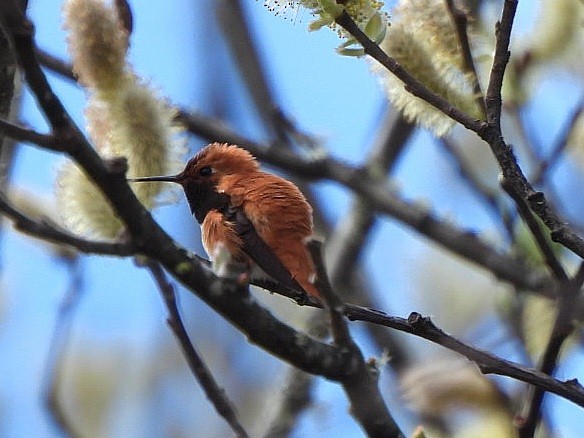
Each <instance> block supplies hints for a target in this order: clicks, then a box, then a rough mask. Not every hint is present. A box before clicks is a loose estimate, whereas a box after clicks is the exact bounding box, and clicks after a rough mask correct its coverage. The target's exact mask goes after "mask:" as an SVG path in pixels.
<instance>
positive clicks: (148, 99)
mask: <svg viewBox="0 0 584 438" xmlns="http://www.w3.org/2000/svg"><path fill="white" fill-rule="evenodd" d="M64 19H65V28H66V29H68V30H69V37H68V42H69V49H70V52H71V56H72V58H73V64H74V68H75V71H76V72H78V74H79V75H80V80H81V83H82V84H83V85H84V86H85V87H86V89H87V96H88V105H87V110H86V113H85V116H86V119H87V130H88V133H89V136H90V138H91V140H92V142H93V144H94V145H95V146H96V148H97V150H98V152H99V154H100V155H101V156H102V157H103V158H112V157H119V156H124V157H126V158H127V160H128V175H129V176H151V175H161V174H163V175H164V174H173V173H176V172H177V171H178V169H179V163H180V162H181V158H182V155H183V154H184V150H185V147H184V141H183V140H182V139H180V138H178V137H177V135H178V134H179V133H180V130H179V129H178V128H177V127H176V126H175V125H174V124H173V119H174V117H175V113H176V111H175V110H174V109H173V108H172V107H171V106H170V105H168V104H167V103H166V102H165V101H164V100H163V99H161V98H160V97H159V96H158V94H157V92H156V91H155V90H153V89H152V88H151V87H150V86H149V85H148V84H146V83H145V82H143V81H142V80H141V79H140V78H139V77H138V76H137V75H136V74H135V73H134V72H133V70H132V67H131V65H129V64H128V62H127V60H126V50H127V45H128V43H127V38H128V35H127V32H126V30H125V29H124V28H123V26H122V24H121V21H120V20H119V19H118V17H117V13H116V10H114V9H113V8H111V7H110V6H108V5H106V4H105V3H104V2H103V1H102V0H69V1H67V2H66V3H65V6H64ZM91 20H98V21H99V22H98V23H92V22H91ZM92 51H93V52H95V53H93V52H92ZM100 54H101V55H104V56H103V57H102V56H101V55H100ZM106 54H107V56H105V55H106ZM98 58H99V59H98ZM162 187H163V184H160V183H155V184H141V185H136V186H135V187H133V189H134V191H135V193H136V195H137V196H138V199H140V201H141V202H142V203H143V204H144V205H145V206H147V207H152V206H153V205H154V200H155V197H156V196H157V195H158V194H159V193H160V191H161V190H162ZM56 195H57V202H58V204H59V207H60V210H61V212H62V215H63V222H64V224H65V225H66V226H68V227H69V229H70V230H71V231H73V232H75V233H77V234H81V235H84V236H88V237H92V238H105V239H113V238H115V237H116V236H117V234H118V233H119V232H120V230H121V229H122V223H121V221H120V220H119V219H118V218H117V217H116V215H115V214H114V212H113V209H112V208H111V207H110V205H109V203H108V202H107V201H106V199H105V198H104V197H103V195H102V194H101V192H100V191H99V190H98V189H97V187H95V185H94V184H93V183H92V182H91V181H90V180H89V179H88V178H87V176H86V175H85V174H84V173H83V172H82V171H81V170H80V169H79V168H78V167H77V166H76V165H75V164H73V163H66V164H65V165H64V166H63V168H62V169H61V171H60V172H59V175H58V179H57V193H56Z"/></svg>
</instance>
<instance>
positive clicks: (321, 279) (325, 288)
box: [306, 239, 404, 438]
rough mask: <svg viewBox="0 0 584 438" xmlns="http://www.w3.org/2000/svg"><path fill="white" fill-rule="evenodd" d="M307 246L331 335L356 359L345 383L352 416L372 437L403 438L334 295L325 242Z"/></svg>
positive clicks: (342, 305) (313, 241)
mask: <svg viewBox="0 0 584 438" xmlns="http://www.w3.org/2000/svg"><path fill="white" fill-rule="evenodd" d="M306 246H307V248H308V251H309V252H310V255H311V256H312V260H313V261H314V265H315V270H316V279H315V282H314V285H315V287H316V288H317V290H318V291H319V293H320V294H321V297H322V298H323V300H324V303H325V309H326V310H327V312H328V315H329V318H330V325H331V332H332V335H333V341H334V343H335V345H336V346H338V347H339V348H340V349H341V350H343V351H345V352H346V353H347V354H349V355H350V356H351V357H352V364H353V366H354V367H355V370H354V373H355V374H354V377H353V378H352V379H347V380H343V381H342V382H341V384H342V385H343V388H344V390H345V393H346V394H347V396H348V398H349V400H350V402H351V414H352V415H353V417H355V419H356V420H357V421H358V422H359V424H360V425H361V427H362V428H363V429H364V430H365V432H366V433H367V435H368V436H370V437H396V438H403V437H404V434H403V433H402V432H401V430H400V428H399V426H398V425H397V424H396V422H395V420H394V419H393V417H392V416H391V414H390V412H389V410H388V409H387V405H386V404H385V402H384V400H383V397H382V396H381V393H380V391H379V386H378V377H379V376H378V373H379V371H378V370H376V369H375V368H374V367H373V366H371V365H369V364H367V363H366V362H365V360H364V358H363V354H362V353H361V350H360V349H359V347H358V346H357V344H355V342H354V341H353V338H352V337H351V333H350V332H349V327H348V325H347V321H346V320H345V317H344V316H343V313H344V309H345V306H344V304H343V302H342V301H341V299H340V298H339V297H338V296H337V295H336V294H335V293H334V291H333V290H332V287H331V285H330V282H329V280H328V276H327V274H326V269H325V266H324V260H323V258H322V242H320V241H318V240H316V239H310V240H309V241H308V242H307V243H306Z"/></svg>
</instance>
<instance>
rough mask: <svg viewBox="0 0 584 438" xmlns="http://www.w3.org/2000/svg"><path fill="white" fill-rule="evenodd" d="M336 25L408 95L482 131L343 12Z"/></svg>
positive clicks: (479, 126) (475, 129) (464, 124)
mask: <svg viewBox="0 0 584 438" xmlns="http://www.w3.org/2000/svg"><path fill="white" fill-rule="evenodd" d="M335 21H336V23H337V24H338V25H339V26H342V27H343V28H344V29H345V30H346V31H347V32H349V33H350V34H351V35H352V36H353V37H354V38H355V39H356V40H357V41H358V42H359V44H361V46H362V47H363V50H364V51H365V53H366V54H367V55H369V56H371V57H372V58H374V59H375V60H376V61H378V62H379V63H380V64H381V65H383V66H384V67H385V68H386V69H388V70H389V71H390V72H392V73H393V74H394V75H395V76H397V77H398V78H399V79H400V80H401V81H402V82H403V83H404V84H405V87H406V90H408V91H409V92H410V93H412V94H413V95H414V96H416V97H419V98H420V99H423V100H425V101H426V102H428V103H429V104H430V105H432V106H433V107H435V108H436V109H438V110H440V111H442V112H443V113H444V114H446V115H447V116H448V117H450V118H451V119H453V120H455V121H457V122H458V123H460V124H461V125H462V126H464V127H465V128H467V129H470V130H471V131H475V132H478V131H480V130H481V129H482V126H483V123H484V122H482V121H480V120H477V119H474V118H472V117H471V116H469V115H468V114H466V113H464V112H463V111H461V110H459V109H458V108H456V107H454V106H453V105H451V104H450V103H449V102H448V101H447V100H445V99H444V98H442V97H441V96H438V95H437V94H436V93H433V92H432V91H430V90H429V89H428V88H427V87H426V86H424V85H423V84H422V83H421V82H419V81H418V80H417V79H416V78H414V76H412V75H411V74H410V73H409V72H408V71H407V70H405V69H404V68H403V67H402V66H401V65H400V64H399V63H398V62H397V61H396V60H395V59H393V58H391V57H389V56H388V55H387V54H386V53H385V52H384V51H383V50H381V48H380V47H379V46H378V45H377V44H375V43H374V42H373V41H371V40H370V39H369V37H368V36H367V35H366V34H365V33H364V32H363V31H362V30H361V29H360V28H359V26H357V24H356V23H355V22H354V21H353V19H352V18H351V17H350V16H349V15H348V14H347V12H346V11H343V12H342V13H341V14H340V15H339V16H338V17H337V18H336V20H335Z"/></svg>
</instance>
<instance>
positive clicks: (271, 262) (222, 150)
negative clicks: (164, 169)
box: [128, 143, 320, 300]
mask: <svg viewBox="0 0 584 438" xmlns="http://www.w3.org/2000/svg"><path fill="white" fill-rule="evenodd" d="M128 181H130V182H148V181H161V182H173V183H177V184H180V185H181V186H182V188H183V190H184V193H185V196H186V198H187V201H188V203H189V206H190V209H191V212H192V214H193V216H194V217H195V219H196V220H197V222H198V223H199V224H200V226H201V238H202V243H203V247H204V248H205V251H206V252H207V254H208V255H209V257H210V258H211V260H212V261H213V258H214V257H217V256H218V255H219V254H224V253H225V252H227V253H228V255H229V257H230V259H231V260H233V261H234V262H237V263H241V264H243V265H244V266H245V268H246V271H247V272H248V273H251V272H253V271H255V270H256V269H257V268H260V269H261V271H263V272H264V273H266V274H268V276H269V277H272V278H273V279H274V280H276V281H277V282H279V283H281V284H283V285H285V286H287V287H289V288H292V289H294V290H297V291H300V292H305V293H307V294H308V295H310V296H312V297H314V298H316V299H317V300H318V299H319V296H320V295H319V293H318V291H317V289H316V288H315V286H314V284H313V283H312V281H311V280H312V279H313V277H314V273H315V269H314V263H313V261H312V258H311V256H310V253H309V251H308V249H307V248H306V246H305V244H304V242H305V239H306V238H308V237H309V236H311V235H312V232H313V220H312V207H311V206H310V204H309V203H308V201H307V200H306V198H305V197H304V195H303V194H302V192H301V191H300V190H299V189H298V187H297V186H296V185H294V184H293V183H292V182H290V181H288V180H286V179H284V178H281V177H279V176H277V175H273V174H270V173H267V172H263V171H262V170H260V166H259V164H258V162H257V160H256V158H255V157H254V156H253V155H252V154H251V153H250V152H248V151H247V150H245V149H243V148H241V147H239V146H237V145H228V144H224V143H211V144H209V145H208V146H206V147H205V148H203V149H201V150H200V151H199V152H198V153H197V154H196V155H195V156H193V157H192V158H191V159H190V160H189V161H188V163H187V165H186V166H185V168H184V170H183V171H182V172H180V173H178V174H177V175H172V176H149V177H139V178H131V179H128Z"/></svg>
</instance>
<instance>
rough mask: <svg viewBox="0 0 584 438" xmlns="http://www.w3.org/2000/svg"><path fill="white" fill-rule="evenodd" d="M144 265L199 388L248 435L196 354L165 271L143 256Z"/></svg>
mask: <svg viewBox="0 0 584 438" xmlns="http://www.w3.org/2000/svg"><path fill="white" fill-rule="evenodd" d="M145 266H146V268H147V269H148V270H149V271H150V273H151V274H152V277H153V278H154V281H156V284H157V285H158V289H159V290H160V294H161V295H162V299H163V300H164V304H165V305H166V309H167V311H168V320H167V322H168V325H169V327H170V328H171V330H172V332H173V333H174V335H175V337H176V339H177V341H178V342H179V344H180V347H181V350H182V352H183V355H184V357H185V359H186V360H187V362H188V364H189V368H190V369H191V371H192V372H193V374H194V376H195V378H196V379H197V381H198V382H199V384H200V385H201V388H203V391H205V394H206V395H207V398H208V399H209V401H211V403H213V406H214V407H215V410H216V411H217V413H218V414H219V415H221V416H222V417H223V418H224V419H225V421H226V422H227V424H229V426H230V427H231V429H232V430H233V431H234V432H235V433H236V435H237V436H238V437H240V438H246V437H248V436H249V435H248V434H247V432H246V431H245V429H244V428H243V426H242V425H241V423H240V422H239V420H238V419H237V415H236V413H235V409H234V408H233V406H232V404H231V402H230V401H229V399H228V398H227V395H226V394H225V390H223V388H221V387H220V386H219V384H218V383H217V381H216V380H215V378H214V377H213V374H212V373H211V370H210V369H209V367H208V366H207V364H206V363H205V361H204V360H203V358H202V357H201V356H200V355H199V353H198V352H197V350H196V348H195V346H194V345H193V343H192V342H191V340H190V338H189V335H188V333H187V331H186V329H185V326H184V325H183V323H182V319H181V317H180V313H179V311H178V307H177V305H176V296H175V292H174V287H173V286H172V284H170V283H169V282H168V280H167V279H166V275H164V271H163V270H162V268H161V267H160V265H159V264H158V263H156V262H153V261H150V260H146V261H145Z"/></svg>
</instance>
